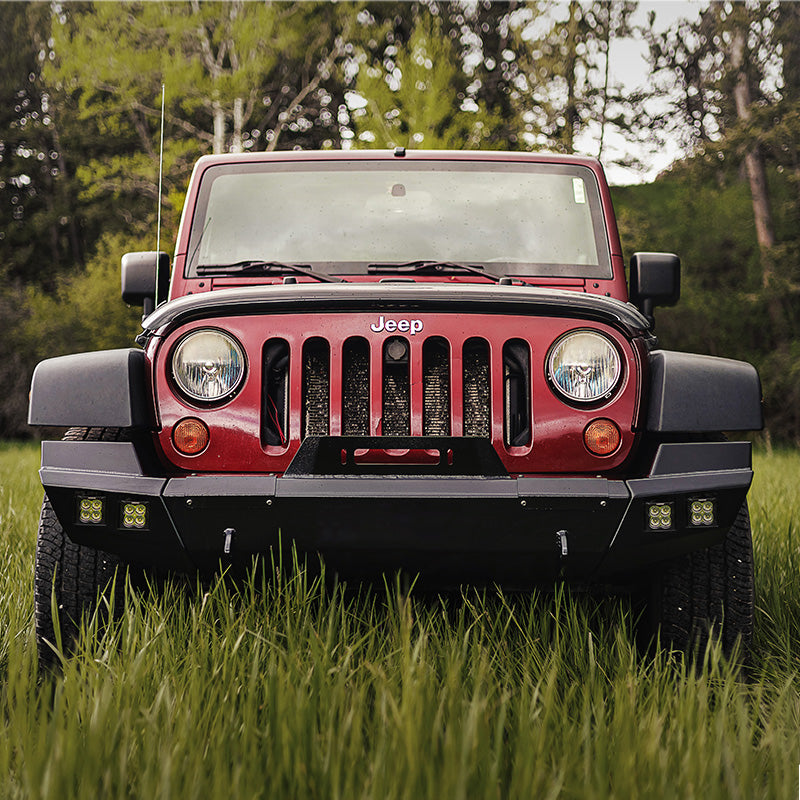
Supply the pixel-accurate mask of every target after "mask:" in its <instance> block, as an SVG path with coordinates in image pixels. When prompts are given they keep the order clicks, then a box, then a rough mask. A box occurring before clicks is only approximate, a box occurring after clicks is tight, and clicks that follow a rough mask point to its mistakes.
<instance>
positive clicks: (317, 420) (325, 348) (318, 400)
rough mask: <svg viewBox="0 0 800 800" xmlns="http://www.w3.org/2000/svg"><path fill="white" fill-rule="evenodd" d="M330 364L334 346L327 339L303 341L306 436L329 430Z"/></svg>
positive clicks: (324, 434)
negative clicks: (331, 347)
mask: <svg viewBox="0 0 800 800" xmlns="http://www.w3.org/2000/svg"><path fill="white" fill-rule="evenodd" d="M330 365H331V349H330V346H329V345H328V343H327V342H326V341H325V340H324V339H317V338H315V339H309V340H308V341H307V342H306V343H305V344H304V345H303V437H306V436H327V434H328V432H329V424H330V389H331V381H330Z"/></svg>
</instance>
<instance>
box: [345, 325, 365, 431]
mask: <svg viewBox="0 0 800 800" xmlns="http://www.w3.org/2000/svg"><path fill="white" fill-rule="evenodd" d="M342 433H343V434H344V435H345V436H369V433H370V430H369V343H368V342H367V340H366V339H362V338H361V337H357V336H354V337H352V338H350V339H347V340H346V341H345V343H344V347H343V348H342Z"/></svg>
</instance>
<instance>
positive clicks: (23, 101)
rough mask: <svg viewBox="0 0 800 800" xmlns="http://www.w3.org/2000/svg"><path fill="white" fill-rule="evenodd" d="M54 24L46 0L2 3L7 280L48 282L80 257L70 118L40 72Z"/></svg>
mask: <svg viewBox="0 0 800 800" xmlns="http://www.w3.org/2000/svg"><path fill="white" fill-rule="evenodd" d="M49 25H50V8H49V7H48V6H47V5H44V4H41V5H40V4H23V3H10V4H2V5H0V36H2V41H1V42H0V241H1V242H2V244H3V249H4V257H3V259H2V266H0V269H2V270H3V271H4V272H5V279H6V280H8V279H18V280H25V281H31V280H36V281H42V282H44V283H46V284H47V283H52V279H53V276H54V275H55V274H57V272H58V271H59V270H60V269H64V268H69V267H70V266H73V265H75V264H80V263H82V260H83V246H82V242H81V238H80V231H79V220H78V218H77V215H76V214H75V207H76V205H77V203H76V197H75V193H74V186H73V184H72V182H71V180H70V179H71V177H72V164H71V163H69V159H68V156H67V155H66V154H65V153H64V151H63V148H62V144H61V140H62V136H63V134H64V132H65V130H68V129H69V126H70V124H71V120H70V119H69V111H68V110H65V109H64V108H63V107H62V106H61V104H60V102H59V100H60V98H58V97H56V96H55V95H54V93H53V92H52V91H51V90H50V87H49V86H48V85H47V83H46V82H45V81H44V80H43V75H42V70H43V66H44V64H45V63H46V62H47V60H48V57H49V55H50V52H51V51H50V48H49V46H48V36H47V31H48V29H49Z"/></svg>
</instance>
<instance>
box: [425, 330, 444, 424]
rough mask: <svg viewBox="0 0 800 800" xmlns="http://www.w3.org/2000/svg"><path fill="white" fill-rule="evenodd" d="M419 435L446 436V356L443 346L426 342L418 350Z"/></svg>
mask: <svg viewBox="0 0 800 800" xmlns="http://www.w3.org/2000/svg"><path fill="white" fill-rule="evenodd" d="M422 387H423V388H422V433H423V435H424V436H449V435H450V352H449V347H448V345H447V342H446V341H445V340H444V339H440V338H438V337H437V338H431V339H428V340H427V341H426V342H425V344H424V346H423V348H422Z"/></svg>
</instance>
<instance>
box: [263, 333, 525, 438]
mask: <svg viewBox="0 0 800 800" xmlns="http://www.w3.org/2000/svg"><path fill="white" fill-rule="evenodd" d="M455 350H456V352H454V347H453V345H451V343H450V342H449V341H448V340H447V339H445V338H443V337H441V336H430V337H428V338H425V339H423V338H422V337H414V338H412V339H409V338H405V337H403V336H390V337H388V338H386V339H384V340H383V341H382V342H377V343H376V342H372V343H371V342H370V341H368V340H367V339H366V338H363V337H360V336H352V337H349V338H348V339H346V340H344V342H340V343H335V342H331V341H329V340H327V339H325V338H322V337H312V338H309V339H307V340H305V341H304V342H303V343H302V346H297V347H296V348H295V349H293V348H292V347H291V346H290V344H289V342H287V341H286V340H284V339H279V338H275V339H270V340H269V341H267V342H266V344H265V346H264V350H263V391H262V398H263V399H262V441H263V443H264V444H265V445H267V446H277V447H285V446H287V445H288V444H289V442H290V441H291V440H293V439H294V440H297V439H302V438H305V437H306V436H327V435H339V434H342V435H345V436H478V437H484V438H492V435H493V430H495V431H497V430H502V432H503V434H502V436H503V441H504V443H505V444H506V445H507V446H526V445H528V444H530V442H531V431H532V425H531V390H530V386H531V377H530V364H531V355H530V347H529V345H528V343H527V342H526V341H524V340H522V339H509V340H507V341H504V342H496V343H494V346H490V343H489V341H487V340H486V339H483V338H479V337H475V338H471V339H468V340H467V341H465V342H464V343H463V344H459V345H457V346H456V347H455ZM298 360H299V361H298ZM298 369H299V377H300V380H299V385H300V387H301V390H300V394H301V396H300V397H299V398H294V399H293V398H292V397H291V386H292V385H298V384H297V382H293V381H292V380H291V376H292V375H295V376H297V375H298V372H297V370H298ZM498 387H502V388H501V390H500V391H498ZM493 397H494V398H495V400H494V402H493V400H492V398H493ZM501 398H502V401H501ZM298 401H299V412H300V413H299V425H297V424H296V423H295V425H294V426H293V425H292V420H293V419H294V416H293V414H292V413H291V409H293V408H295V405H294V404H296V403H298ZM293 427H294V428H299V430H295V429H293ZM498 438H499V437H498Z"/></svg>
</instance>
